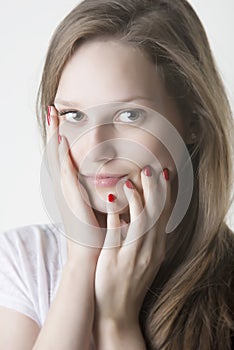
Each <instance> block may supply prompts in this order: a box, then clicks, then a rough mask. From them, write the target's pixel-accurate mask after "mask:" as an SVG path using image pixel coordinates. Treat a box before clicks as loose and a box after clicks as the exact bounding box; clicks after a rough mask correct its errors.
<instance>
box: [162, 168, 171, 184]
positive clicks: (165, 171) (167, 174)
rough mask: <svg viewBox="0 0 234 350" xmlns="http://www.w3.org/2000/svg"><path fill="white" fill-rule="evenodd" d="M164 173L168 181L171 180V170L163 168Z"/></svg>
mask: <svg viewBox="0 0 234 350" xmlns="http://www.w3.org/2000/svg"><path fill="white" fill-rule="evenodd" d="M163 175H164V178H165V180H166V181H169V178H170V175H169V170H168V169H167V168H165V169H163Z"/></svg>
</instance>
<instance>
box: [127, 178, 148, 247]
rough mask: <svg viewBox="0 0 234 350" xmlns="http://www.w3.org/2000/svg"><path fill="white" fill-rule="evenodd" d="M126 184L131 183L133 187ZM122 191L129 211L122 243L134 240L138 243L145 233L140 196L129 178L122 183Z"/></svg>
mask: <svg viewBox="0 0 234 350" xmlns="http://www.w3.org/2000/svg"><path fill="white" fill-rule="evenodd" d="M128 185H130V186H131V185H132V187H133V188H129V187H128ZM124 192H125V195H126V197H127V200H128V204H129V213H130V224H129V228H128V232H127V236H126V238H125V240H124V245H125V244H129V243H130V242H134V241H136V240H138V242H136V243H137V244H138V245H140V244H141V239H142V237H143V235H144V233H145V232H144V227H145V214H144V208H143V204H142V200H141V196H140V194H139V193H138V191H137V189H136V188H135V186H134V185H133V183H132V182H131V181H130V180H128V181H126V182H125V184H124Z"/></svg>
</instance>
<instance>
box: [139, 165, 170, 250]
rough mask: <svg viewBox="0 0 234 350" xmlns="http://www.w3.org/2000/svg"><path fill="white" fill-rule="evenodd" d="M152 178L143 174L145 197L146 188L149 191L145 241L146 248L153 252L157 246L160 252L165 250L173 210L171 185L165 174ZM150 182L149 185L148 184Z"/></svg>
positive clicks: (153, 174)
mask: <svg viewBox="0 0 234 350" xmlns="http://www.w3.org/2000/svg"><path fill="white" fill-rule="evenodd" d="M151 174H152V175H151V176H148V177H147V176H145V173H144V172H142V175H141V176H142V187H143V194H144V196H145V193H146V188H148V189H149V191H148V192H147V193H148V197H147V198H145V203H146V214H147V227H146V229H147V230H148V233H147V235H146V237H145V240H144V247H145V248H146V249H149V250H152V249H154V247H155V246H157V249H158V250H159V251H163V250H164V248H165V239H166V235H165V227H166V224H167V221H168V219H169V215H170V209H171V183H170V181H169V180H168V181H167V180H166V179H165V177H164V175H163V172H162V171H161V172H160V173H159V174H155V173H154V171H153V170H152V171H151ZM147 181H148V184H147Z"/></svg>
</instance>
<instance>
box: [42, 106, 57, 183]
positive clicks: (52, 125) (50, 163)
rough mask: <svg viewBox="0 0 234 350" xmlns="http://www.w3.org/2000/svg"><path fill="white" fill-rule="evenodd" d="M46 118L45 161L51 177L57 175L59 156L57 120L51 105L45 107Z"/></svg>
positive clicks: (55, 112)
mask: <svg viewBox="0 0 234 350" xmlns="http://www.w3.org/2000/svg"><path fill="white" fill-rule="evenodd" d="M47 120H49V125H48V123H47V128H46V134H47V144H46V149H45V152H46V161H47V168H48V170H49V173H50V175H51V177H52V178H53V179H55V178H56V177H57V172H58V171H59V168H60V165H59V157H58V129H59V120H58V115H57V111H56V109H55V108H54V107H53V106H48V109H47Z"/></svg>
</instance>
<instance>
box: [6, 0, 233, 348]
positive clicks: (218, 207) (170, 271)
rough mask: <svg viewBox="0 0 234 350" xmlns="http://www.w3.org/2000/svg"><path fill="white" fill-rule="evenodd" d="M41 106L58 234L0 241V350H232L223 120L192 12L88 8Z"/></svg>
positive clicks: (62, 50) (64, 25) (120, 4)
mask: <svg viewBox="0 0 234 350" xmlns="http://www.w3.org/2000/svg"><path fill="white" fill-rule="evenodd" d="M38 107H39V108H38V121H39V125H40V128H41V132H42V137H43V140H44V146H45V160H46V163H47V166H48V168H49V172H50V176H51V179H52V183H53V191H54V193H55V198H56V202H57V205H58V208H59V211H60V214H61V217H62V224H63V228H62V229H61V230H60V229H59V228H58V227H56V225H53V224H52V225H41V226H39V225H38V226H37V227H25V228H22V229H19V230H16V231H14V230H12V231H11V232H8V233H4V234H3V236H2V237H1V250H2V265H1V266H3V263H4V266H5V268H3V267H2V268H1V271H2V272H1V275H2V276H4V277H1V279H2V282H1V284H2V289H1V297H0V302H1V305H2V306H3V307H1V313H0V329H1V333H2V334H4V336H3V338H2V340H0V342H1V343H0V345H1V346H0V349H1V348H2V349H3V348H4V349H5V348H8V349H10V348H14V349H21V348H24V349H26V348H32V347H33V349H49V348H57V349H69V350H71V349H88V348H89V346H90V345H91V347H92V348H97V349H102V350H103V349H119V348H124V349H125V348H126V349H163V350H166V349H167V350H168V349H173V350H176V349H178V350H179V349H186V350H187V349H191V350H192V349H194V350H195V349H196V350H197V349H206V350H209V349H210V350H211V349H212V350H213V349H222V350H223V349H231V346H232V344H231V337H232V333H233V329H234V325H233V263H234V249H233V248H234V236H233V232H232V231H231V230H230V228H229V227H228V226H227V225H226V223H225V218H226V214H227V211H228V209H229V208H230V205H231V192H232V184H233V167H232V151H233V148H232V144H231V140H232V136H233V120H232V116H231V111H230V107H229V104H228V101H227V98H226V95H225V91H224V87H223V85H222V82H221V79H220V77H219V75H218V72H217V70H216V67H215V64H214V61H213V58H212V54H211V51H210V47H209V44H208V41H207V38H206V34H205V32H204V29H203V27H202V25H201V23H200V21H199V19H198V17H197V16H196V14H195V13H194V11H193V9H192V8H191V6H190V5H189V4H188V3H187V2H186V1H185V0H176V1H173V2H172V1H170V0H154V1H149V0H128V1H126V0H118V1H111V0H109V1H106V0H100V1H96V0H86V1H83V2H82V3H81V4H79V5H78V6H77V7H75V8H74V10H73V11H72V12H71V13H70V14H69V15H68V16H67V17H66V18H65V19H64V20H63V21H62V22H61V24H60V25H59V26H58V28H57V29H56V31H55V33H54V36H53V38H52V40H51V43H50V47H49V49H48V54H47V58H46V62H45V66H44V71H43V76H42V81H41V86H40V91H39V94H38ZM46 111H47V118H46ZM169 150H170V152H169ZM186 152H187V153H186ZM187 155H190V157H189V158H188V157H187ZM189 160H190V162H191V167H190V166H189V164H190V163H189ZM191 168H192V170H193V177H192V178H191V172H190V170H191ZM186 174H187V178H188V181H187V182H186V181H185V182H181V179H184V180H185V179H186ZM217 179H218V181H217ZM77 180H79V181H77ZM181 183H182V185H181ZM180 186H182V187H180ZM181 191H182V193H183V195H182V197H180V198H181V199H183V201H182V200H181V203H182V202H183V203H185V202H187V201H188V200H189V203H188V206H187V208H186V206H184V207H183V206H182V207H180V210H179V211H178V210H177V212H176V211H174V207H177V208H178V205H177V202H176V198H178V197H179V193H181ZM181 203H180V204H181ZM171 218H172V220H171ZM173 219H174V221H173ZM180 219H181V220H180ZM169 223H170V225H169ZM173 223H174V225H173ZM167 224H168V225H167ZM58 232H59V233H60V232H62V233H64V236H65V237H66V239H65V246H64V245H62V243H61V245H60V246H59V245H58V242H60V239H61V238H58V237H59V233H58ZM32 233H33V235H32ZM30 234H31V235H30ZM29 236H30V237H29ZM60 236H61V235H60ZM64 236H63V237H64ZM16 241H17V246H18V247H19V249H21V250H22V249H23V247H25V246H26V247H28V248H27V249H26V248H25V249H26V251H25V254H27V253H28V254H29V261H26V259H25V258H24V256H25V255H23V254H19V253H18V255H19V264H17V263H16V262H15V260H14V259H15V256H14V253H12V251H14V249H15V248H14V247H13V244H15V242H16ZM19 249H18V250H19ZM62 249H64V250H65V252H63V257H64V256H65V258H64V263H60V265H59V262H58V258H57V255H58V253H59V254H60V253H61V251H62ZM18 250H17V251H18ZM17 251H15V254H17ZM12 256H14V259H12ZM13 266H14V268H13ZM33 266H34V267H33ZM35 266H36V267H35ZM58 266H60V268H59V267H58ZM38 271H40V273H39V272H38ZM6 275H8V276H11V278H6ZM42 275H43V276H42ZM12 276H15V278H13V277H12ZM3 278H4V280H3ZM9 280H11V281H12V282H9ZM16 281H17V282H16ZM3 282H4V283H3ZM25 286H27V287H25ZM9 288H11V289H10V290H11V293H10V294H11V295H13V296H12V297H11V298H9V296H7V291H8V290H9ZM41 293H42V296H41ZM47 294H49V297H48V300H47V299H46V295H47ZM51 294H52V295H51ZM25 295H26V297H25ZM37 299H39V300H37ZM46 303H47V304H46ZM26 304H27V305H26ZM4 306H5V307H4ZM9 309H15V310H16V311H18V312H15V311H12V310H9ZM42 309H43V312H42V311H41V310H42ZM26 315H27V316H26ZM8 323H11V325H12V328H13V331H12V332H14V340H13V339H12V338H13V336H12V334H11V337H10V336H9V335H7V334H9V333H7V324H8ZM90 340H92V344H90Z"/></svg>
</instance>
